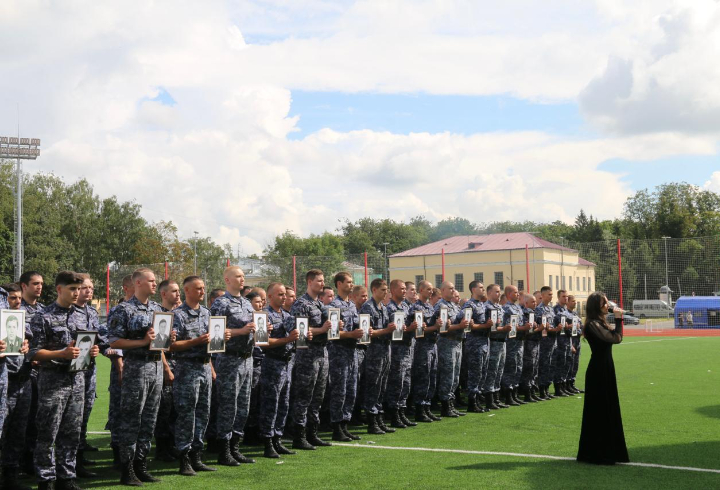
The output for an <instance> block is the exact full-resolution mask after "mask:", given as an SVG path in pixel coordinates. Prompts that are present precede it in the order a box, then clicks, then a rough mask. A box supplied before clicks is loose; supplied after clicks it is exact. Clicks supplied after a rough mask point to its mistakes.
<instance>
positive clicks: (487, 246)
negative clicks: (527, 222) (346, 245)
mask: <svg viewBox="0 0 720 490" xmlns="http://www.w3.org/2000/svg"><path fill="white" fill-rule="evenodd" d="M526 245H527V247H528V248H531V249H532V248H551V249H555V250H566V251H568V252H576V250H573V249H571V248H567V247H563V246H560V245H558V244H556V243H552V242H549V241H547V240H543V239H542V238H538V237H536V236H534V235H533V234H531V233H527V232H520V233H495V234H493V235H460V236H454V237H450V238H445V239H443V240H438V241H436V242H432V243H428V244H426V245H422V246H420V247H415V248H411V249H410V250H405V251H404V252H400V253H396V254H393V255H391V256H390V257H414V256H418V255H439V254H441V253H442V250H443V249H445V253H446V254H455V253H462V252H490V251H498V250H519V249H523V248H525V246H526ZM580 260H581V261H583V259H580ZM584 262H586V263H585V264H581V265H595V264H592V262H588V261H586V260H585V261H584Z"/></svg>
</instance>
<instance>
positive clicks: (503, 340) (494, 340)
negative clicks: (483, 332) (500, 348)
mask: <svg viewBox="0 0 720 490" xmlns="http://www.w3.org/2000/svg"><path fill="white" fill-rule="evenodd" d="M506 340H507V339H492V338H491V339H490V342H505V341H506Z"/></svg>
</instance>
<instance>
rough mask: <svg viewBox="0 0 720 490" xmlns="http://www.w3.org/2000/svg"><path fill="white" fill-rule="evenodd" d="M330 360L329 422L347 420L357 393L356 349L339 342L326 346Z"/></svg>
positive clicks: (349, 417)
mask: <svg viewBox="0 0 720 490" xmlns="http://www.w3.org/2000/svg"><path fill="white" fill-rule="evenodd" d="M328 360H329V361H330V362H329V364H330V372H329V373H330V383H329V384H330V422H332V423H336V422H349V421H350V419H351V418H352V413H353V408H354V407H355V396H356V395H357V383H358V363H357V349H355V347H354V346H353V347H348V346H345V345H342V344H340V343H331V344H330V345H329V346H328Z"/></svg>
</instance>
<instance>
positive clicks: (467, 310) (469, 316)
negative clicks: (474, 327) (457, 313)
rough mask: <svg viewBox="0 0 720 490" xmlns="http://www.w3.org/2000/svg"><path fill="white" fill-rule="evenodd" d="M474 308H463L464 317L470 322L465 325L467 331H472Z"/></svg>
mask: <svg viewBox="0 0 720 490" xmlns="http://www.w3.org/2000/svg"><path fill="white" fill-rule="evenodd" d="M472 316H473V309H472V308H465V309H464V310H463V318H464V319H465V320H466V321H467V322H468V326H467V327H465V332H467V333H470V330H471V329H470V323H471V322H472Z"/></svg>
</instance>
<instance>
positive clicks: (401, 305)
mask: <svg viewBox="0 0 720 490" xmlns="http://www.w3.org/2000/svg"><path fill="white" fill-rule="evenodd" d="M406 290H407V287H406V286H405V283H404V282H402V281H401V280H399V279H394V280H392V281H390V296H391V298H390V302H389V303H388V306H387V310H388V316H389V318H390V321H393V319H394V316H395V313H396V312H398V311H399V312H401V313H403V314H404V320H403V324H402V325H396V328H399V329H403V330H404V333H403V338H402V340H395V341H392V342H391V343H390V372H389V374H388V381H387V388H386V390H385V405H386V406H387V407H388V409H389V410H390V421H391V424H390V425H391V426H392V427H397V428H400V429H404V428H406V427H414V426H416V425H417V424H416V423H415V422H412V421H410V420H409V419H408V418H407V416H406V415H405V408H406V406H405V404H406V403H407V399H408V395H409V394H410V393H409V390H410V382H409V379H410V377H411V374H412V359H413V358H412V352H413V350H414V348H415V329H414V328H413V327H412V325H413V324H414V322H415V320H414V319H411V318H410V317H409V315H408V312H409V306H408V304H407V303H406V302H405V291H406Z"/></svg>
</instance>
